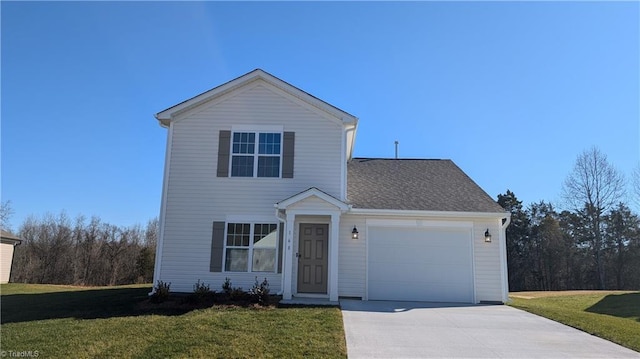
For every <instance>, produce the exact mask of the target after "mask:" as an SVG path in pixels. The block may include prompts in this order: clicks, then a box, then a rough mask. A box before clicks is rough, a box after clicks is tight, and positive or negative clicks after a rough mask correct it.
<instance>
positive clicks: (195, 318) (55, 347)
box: [0, 284, 346, 358]
mask: <svg viewBox="0 0 640 359" xmlns="http://www.w3.org/2000/svg"><path fill="white" fill-rule="evenodd" d="M150 289H151V286H150V285H143V286H140V285H138V286H119V287H107V288H80V287H68V286H48V285H45V286H43V285H38V286H35V285H24V284H3V285H2V286H1V287H0V291H1V294H2V296H1V297H0V301H1V305H2V313H1V314H2V317H1V320H2V342H1V347H0V349H1V350H2V351H3V353H7V355H11V352H14V353H20V352H35V351H38V356H39V357H41V358H61V357H77V358H94V357H101V358H104V357H106V358H130V357H136V358H138V357H139V358H166V357H179V358H198V357H206V358H208V357H213V358H247V357H251V358H255V357H258V358H259V357H266V358H269V357H297V358H300V357H323V358H325V357H328V358H338V357H342V358H344V357H346V344H345V339H344V331H343V328H342V315H341V313H340V310H339V309H338V308H277V307H273V306H272V307H266V308H262V307H257V306H230V305H214V306H210V307H207V308H203V309H192V308H188V307H185V306H180V307H177V308H172V307H171V306H167V305H157V306H153V305H150V304H149V303H148V301H147V293H149V291H150ZM163 304H165V303H163Z"/></svg>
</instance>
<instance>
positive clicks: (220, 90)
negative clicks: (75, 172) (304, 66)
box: [155, 69, 358, 126]
mask: <svg viewBox="0 0 640 359" xmlns="http://www.w3.org/2000/svg"><path fill="white" fill-rule="evenodd" d="M258 79H260V80H264V81H265V82H267V83H269V84H271V85H273V86H275V87H277V88H279V89H281V90H283V91H285V92H287V93H288V94H290V95H292V96H295V97H297V98H299V99H300V100H302V101H304V102H306V103H308V104H309V105H311V106H314V107H316V108H319V109H320V110H323V111H325V112H328V113H329V114H331V115H333V116H334V117H336V118H338V119H341V120H342V121H343V123H350V124H354V125H355V124H357V122H358V118H357V117H355V116H353V115H352V114H350V113H348V112H346V111H343V110H341V109H339V108H337V107H335V106H333V105H331V104H329V103H327V102H325V101H322V100H320V99H319V98H317V97H315V96H313V95H311V94H309V93H308V92H306V91H303V90H301V89H299V88H297V87H295V86H293V85H291V84H290V83H288V82H286V81H283V80H281V79H279V78H277V77H275V76H273V75H271V74H270V73H268V72H266V71H264V70H262V69H255V70H253V71H251V72H248V73H246V74H244V75H242V76H240V77H237V78H235V79H233V80H231V81H229V82H226V83H224V84H222V85H220V86H216V87H214V88H212V89H211V90H208V91H205V92H203V93H201V94H199V95H196V96H194V97H192V98H190V99H188V100H185V101H182V102H180V103H179V104H177V105H174V106H171V107H169V108H167V109H165V110H162V111H160V112H158V113H157V114H156V115H155V117H156V119H158V121H160V124H161V125H162V126H168V125H169V122H170V121H171V119H172V118H173V116H174V115H175V114H176V113H178V112H182V111H184V110H186V109H190V108H193V107H195V106H198V105H200V104H202V103H204V102H207V101H210V100H212V99H214V98H216V97H219V96H222V95H223V94H226V93H228V92H230V91H233V90H235V89H237V88H239V87H241V86H244V85H246V84H248V83H250V82H253V81H256V80H258Z"/></svg>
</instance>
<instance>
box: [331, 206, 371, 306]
mask: <svg viewBox="0 0 640 359" xmlns="http://www.w3.org/2000/svg"><path fill="white" fill-rule="evenodd" d="M365 223H366V222H365V218H364V217H361V216H352V215H343V216H342V218H341V219H340V255H339V260H338V293H339V295H340V296H343V297H356V298H364V297H365V290H366V286H365V284H366V281H367V278H366V270H367V266H366V260H367V257H366V249H367V247H366V243H367V240H368V239H367V231H366V224H365ZM353 226H356V227H357V228H358V232H359V233H358V239H356V240H354V239H351V231H352V230H353Z"/></svg>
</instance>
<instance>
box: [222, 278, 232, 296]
mask: <svg viewBox="0 0 640 359" xmlns="http://www.w3.org/2000/svg"><path fill="white" fill-rule="evenodd" d="M231 290H232V289H231V279H230V278H229V277H227V278H225V279H224V283H222V291H223V292H224V294H226V295H229V294H231Z"/></svg>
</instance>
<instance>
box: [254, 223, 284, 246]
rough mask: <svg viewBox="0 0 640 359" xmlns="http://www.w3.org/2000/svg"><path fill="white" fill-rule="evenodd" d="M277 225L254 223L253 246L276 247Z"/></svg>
mask: <svg viewBox="0 0 640 359" xmlns="http://www.w3.org/2000/svg"><path fill="white" fill-rule="evenodd" d="M277 240H278V226H277V225H275V224H256V225H255V229H254V230H253V248H276V243H277Z"/></svg>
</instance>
